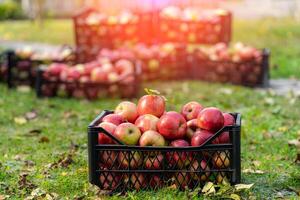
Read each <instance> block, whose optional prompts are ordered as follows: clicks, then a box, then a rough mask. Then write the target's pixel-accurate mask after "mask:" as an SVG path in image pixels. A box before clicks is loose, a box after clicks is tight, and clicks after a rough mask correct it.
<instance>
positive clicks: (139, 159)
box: [118, 151, 144, 169]
mask: <svg viewBox="0 0 300 200" xmlns="http://www.w3.org/2000/svg"><path fill="white" fill-rule="evenodd" d="M130 153H131V152H120V153H119V157H118V160H119V163H120V164H121V166H122V167H123V168H125V169H127V168H129V167H130V168H131V169H136V168H138V167H139V166H141V165H142V164H143V160H144V159H143V154H142V153H141V152H137V151H136V152H133V153H132V155H129V154H130Z"/></svg>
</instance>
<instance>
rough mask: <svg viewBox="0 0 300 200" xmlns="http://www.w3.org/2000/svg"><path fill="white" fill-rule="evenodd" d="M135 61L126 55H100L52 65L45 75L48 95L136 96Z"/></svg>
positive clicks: (44, 91) (78, 96)
mask: <svg viewBox="0 0 300 200" xmlns="http://www.w3.org/2000/svg"><path fill="white" fill-rule="evenodd" d="M134 67H135V66H134V64H133V63H132V62H131V61H129V60H126V59H120V60H117V61H115V62H112V61H110V60H109V59H108V58H99V59H97V60H95V61H93V62H89V63H85V64H78V65H75V66H68V65H66V64H61V63H53V64H51V65H49V66H48V67H47V68H46V70H45V72H44V74H43V78H44V79H45V80H46V84H44V85H43V88H42V90H43V93H44V95H45V96H53V95H54V94H53V93H56V94H62V96H63V95H68V96H74V97H77V98H85V97H87V98H89V99H96V98H97V97H103V96H110V95H112V94H114V95H120V96H121V97H122V96H123V97H126V96H128V95H129V96H132V95H133V93H135V92H136V91H135V89H134V87H133V86H134V84H133V83H134V81H135V74H134V71H135V69H134Z"/></svg>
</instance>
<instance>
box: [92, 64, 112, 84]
mask: <svg viewBox="0 0 300 200" xmlns="http://www.w3.org/2000/svg"><path fill="white" fill-rule="evenodd" d="M107 80H108V73H107V72H105V71H104V70H103V69H102V68H95V69H93V71H92V73H91V81H92V82H95V83H101V82H106V81H107Z"/></svg>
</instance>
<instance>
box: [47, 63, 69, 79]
mask: <svg viewBox="0 0 300 200" xmlns="http://www.w3.org/2000/svg"><path fill="white" fill-rule="evenodd" d="M67 68H68V65H65V64H61V63H53V64H51V65H49V67H48V68H47V72H48V73H49V74H50V75H51V76H56V77H59V75H60V73H61V72H62V71H64V70H66V69H67Z"/></svg>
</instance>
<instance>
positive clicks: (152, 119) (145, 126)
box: [135, 114, 159, 133]
mask: <svg viewBox="0 0 300 200" xmlns="http://www.w3.org/2000/svg"><path fill="white" fill-rule="evenodd" d="M158 121H159V118H158V117H156V116H154V115H151V114H146V115H142V116H139V118H137V120H136V121H135V125H136V126H137V127H139V129H140V130H141V131H142V133H143V132H145V131H149V130H153V131H156V130H157V128H156V126H157V122H158Z"/></svg>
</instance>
